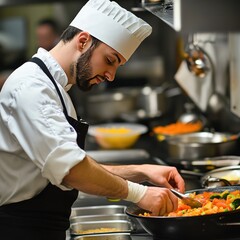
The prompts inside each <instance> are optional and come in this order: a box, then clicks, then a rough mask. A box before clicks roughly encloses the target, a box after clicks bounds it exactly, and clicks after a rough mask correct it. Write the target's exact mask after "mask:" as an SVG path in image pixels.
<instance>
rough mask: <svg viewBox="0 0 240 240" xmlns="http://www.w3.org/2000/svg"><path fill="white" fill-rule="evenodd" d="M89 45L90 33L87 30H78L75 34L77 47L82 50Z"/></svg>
mask: <svg viewBox="0 0 240 240" xmlns="http://www.w3.org/2000/svg"><path fill="white" fill-rule="evenodd" d="M90 45H91V35H90V34H89V33H88V32H80V33H79V34H78V36H77V49H78V50H79V51H81V52H82V51H83V50H84V49H86V48H88V47H90Z"/></svg>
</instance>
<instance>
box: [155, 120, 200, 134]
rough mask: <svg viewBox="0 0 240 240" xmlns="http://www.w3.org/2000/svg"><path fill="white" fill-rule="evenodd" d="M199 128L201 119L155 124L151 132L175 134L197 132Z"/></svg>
mask: <svg viewBox="0 0 240 240" xmlns="http://www.w3.org/2000/svg"><path fill="white" fill-rule="evenodd" d="M201 128H202V122H201V121H198V122H195V123H182V122H176V123H171V124H169V125H166V126H156V127H154V128H153V132H154V133H155V134H163V135H175V134H183V133H191V132H197V131H199V130H201Z"/></svg>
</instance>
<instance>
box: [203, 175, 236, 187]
mask: <svg viewBox="0 0 240 240" xmlns="http://www.w3.org/2000/svg"><path fill="white" fill-rule="evenodd" d="M231 185H232V184H231V183H230V182H229V181H227V180H226V179H224V178H216V177H211V176H208V177H207V178H206V179H205V180H204V181H203V183H202V186H203V187H204V188H207V187H214V188H215V187H223V186H231Z"/></svg>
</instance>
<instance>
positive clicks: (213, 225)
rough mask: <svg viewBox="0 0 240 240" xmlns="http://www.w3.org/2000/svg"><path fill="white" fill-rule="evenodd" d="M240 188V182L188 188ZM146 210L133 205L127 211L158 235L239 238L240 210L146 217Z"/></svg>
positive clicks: (163, 236)
mask: <svg viewBox="0 0 240 240" xmlns="http://www.w3.org/2000/svg"><path fill="white" fill-rule="evenodd" d="M237 189H238V190H239V189H240V186H229V187H220V188H211V189H196V190H191V191H188V192H196V193H202V192H204V191H215V192H223V191H225V190H229V191H234V190H237ZM144 212H145V210H143V209H141V208H139V207H137V206H136V205H131V206H129V207H127V209H126V214H127V215H129V216H130V217H132V218H134V219H137V220H138V222H139V223H140V224H141V226H142V227H143V228H144V229H145V231H147V232H148V233H149V234H151V235H153V237H154V239H184V240H187V239H204V238H205V239H229V238H239V230H240V210H235V211H231V212H224V213H217V214H210V215H204V216H192V217H162V216H156V217H143V216H139V214H140V213H142V214H143V213H144Z"/></svg>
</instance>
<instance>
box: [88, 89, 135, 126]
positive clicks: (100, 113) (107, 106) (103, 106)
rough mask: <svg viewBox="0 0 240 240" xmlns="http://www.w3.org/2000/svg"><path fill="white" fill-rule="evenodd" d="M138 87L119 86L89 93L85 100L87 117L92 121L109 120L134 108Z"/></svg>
mask: <svg viewBox="0 0 240 240" xmlns="http://www.w3.org/2000/svg"><path fill="white" fill-rule="evenodd" d="M138 94H139V90H138V89H131V88H119V89H114V90H111V91H110V90H109V91H104V92H100V93H96V94H93V95H89V96H88V97H87V100H86V112H87V118H88V119H90V121H92V122H101V121H111V120H114V119H117V118H119V117H120V115H121V114H122V113H123V112H125V113H126V112H131V111H133V110H135V109H136V104H137V102H136V101H137V100H136V99H137V96H138Z"/></svg>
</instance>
